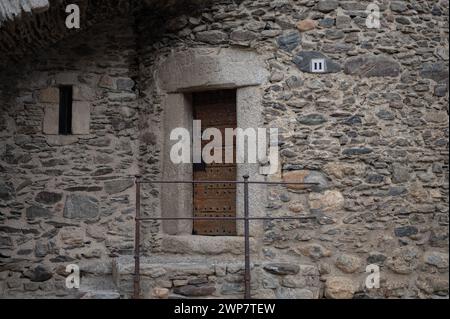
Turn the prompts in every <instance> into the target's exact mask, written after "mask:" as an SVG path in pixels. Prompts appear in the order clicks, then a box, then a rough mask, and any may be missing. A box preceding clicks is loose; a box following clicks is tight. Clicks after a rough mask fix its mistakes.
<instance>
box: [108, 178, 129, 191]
mask: <svg viewBox="0 0 450 319" xmlns="http://www.w3.org/2000/svg"><path fill="white" fill-rule="evenodd" d="M133 185H134V181H133V180H132V179H123V180H115V181H108V182H105V191H106V192H107V193H108V194H110V195H113V194H118V193H121V192H123V191H126V190H127V189H129V188H131V187H133Z"/></svg>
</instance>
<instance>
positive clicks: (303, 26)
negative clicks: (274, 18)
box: [297, 19, 316, 32]
mask: <svg viewBox="0 0 450 319" xmlns="http://www.w3.org/2000/svg"><path fill="white" fill-rule="evenodd" d="M315 28H316V22H315V21H314V20H311V19H306V20H302V21H300V22H298V23H297V29H298V30H299V31H300V32H305V31H309V30H313V29H315Z"/></svg>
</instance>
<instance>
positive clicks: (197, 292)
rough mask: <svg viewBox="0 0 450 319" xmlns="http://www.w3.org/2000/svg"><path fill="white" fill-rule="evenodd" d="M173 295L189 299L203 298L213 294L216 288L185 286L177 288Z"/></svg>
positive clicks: (210, 286)
mask: <svg viewBox="0 0 450 319" xmlns="http://www.w3.org/2000/svg"><path fill="white" fill-rule="evenodd" d="M173 291H174V293H176V294H180V295H183V296H189V297H205V296H209V295H211V294H213V293H214V292H215V291H216V287H214V286H212V285H202V286H194V285H187V286H183V287H177V288H175V289H174V290H173Z"/></svg>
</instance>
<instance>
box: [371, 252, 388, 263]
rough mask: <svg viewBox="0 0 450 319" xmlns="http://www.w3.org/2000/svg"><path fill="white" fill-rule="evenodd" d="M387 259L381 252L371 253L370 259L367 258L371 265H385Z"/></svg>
mask: <svg viewBox="0 0 450 319" xmlns="http://www.w3.org/2000/svg"><path fill="white" fill-rule="evenodd" d="M386 259H387V256H386V255H385V254H382V253H379V252H371V253H369V257H367V262H368V263H369V264H378V265H383V264H384V261H385V260H386Z"/></svg>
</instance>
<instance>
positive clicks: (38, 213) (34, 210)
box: [26, 205, 53, 219]
mask: <svg viewBox="0 0 450 319" xmlns="http://www.w3.org/2000/svg"><path fill="white" fill-rule="evenodd" d="M52 215H53V214H52V212H51V211H50V210H48V209H46V208H43V207H39V206H35V205H33V206H31V207H28V208H27V210H26V216H27V218H30V219H33V218H48V217H51V216H52Z"/></svg>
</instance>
